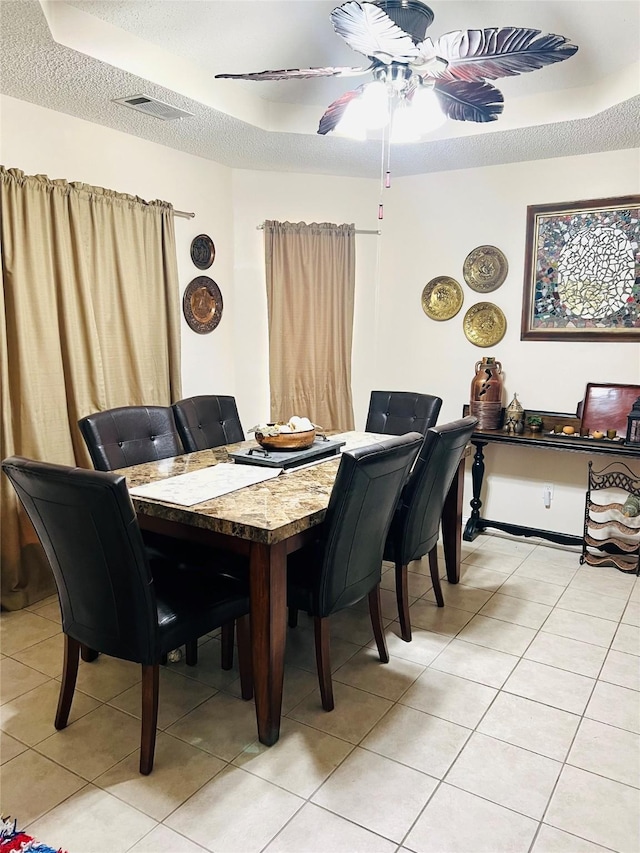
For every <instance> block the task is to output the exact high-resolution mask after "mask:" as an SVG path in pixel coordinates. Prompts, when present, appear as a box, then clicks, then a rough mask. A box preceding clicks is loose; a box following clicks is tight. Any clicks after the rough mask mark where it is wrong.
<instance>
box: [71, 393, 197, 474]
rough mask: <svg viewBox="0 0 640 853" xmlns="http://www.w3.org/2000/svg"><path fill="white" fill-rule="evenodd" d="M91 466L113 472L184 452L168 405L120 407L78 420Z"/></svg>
mask: <svg viewBox="0 0 640 853" xmlns="http://www.w3.org/2000/svg"><path fill="white" fill-rule="evenodd" d="M78 426H79V427H80V432H81V433H82V436H83V438H84V440H85V443H86V445H87V449H88V451H89V455H90V456H91V461H92V462H93V467H94V468H95V469H96V471H114V470H115V469H116V468H127V467H128V466H129V465H139V464H140V463H141V462H153V461H155V460H157V459H167V458H168V457H170V456H179V455H180V454H181V453H184V449H183V447H182V443H181V441H180V436H179V435H178V430H177V429H176V423H175V419H174V417H173V411H172V409H171V407H170V406H121V407H120V408H117V409H107V410H106V411H104V412H94V414H92V415H87V416H86V417H85V418H81V419H80V420H79V421H78Z"/></svg>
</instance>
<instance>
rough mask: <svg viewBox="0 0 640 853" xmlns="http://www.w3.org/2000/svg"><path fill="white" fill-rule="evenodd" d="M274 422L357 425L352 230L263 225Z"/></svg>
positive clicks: (347, 227) (327, 226)
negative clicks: (296, 418) (353, 369)
mask: <svg viewBox="0 0 640 853" xmlns="http://www.w3.org/2000/svg"><path fill="white" fill-rule="evenodd" d="M264 238H265V260H266V274H267V301H268V309H269V379H270V384H271V419H272V420H274V421H283V420H285V421H286V420H288V419H289V418H290V417H291V416H292V415H298V416H300V417H308V418H309V419H310V420H311V421H313V423H315V424H319V425H320V426H322V427H324V429H339V430H347V429H353V426H354V420H353V403H352V397H351V344H352V338H353V302H354V290H355V228H354V226H353V225H333V224H331V223H329V222H322V223H316V222H314V223H311V224H306V223H304V222H298V223H292V222H274V221H267V222H265V224H264Z"/></svg>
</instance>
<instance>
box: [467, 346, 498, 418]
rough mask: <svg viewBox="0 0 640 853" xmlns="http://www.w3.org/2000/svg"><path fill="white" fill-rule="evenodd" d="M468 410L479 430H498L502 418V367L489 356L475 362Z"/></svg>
mask: <svg viewBox="0 0 640 853" xmlns="http://www.w3.org/2000/svg"><path fill="white" fill-rule="evenodd" d="M469 410H470V412H471V414H472V415H475V416H476V417H477V418H478V428H479V429H498V427H499V426H500V418H501V416H502V365H501V364H500V362H499V361H496V360H495V358H492V357H491V356H486V357H485V358H483V359H482V361H477V362H476V375H475V376H474V378H473V382H472V383H471V401H470V405H469Z"/></svg>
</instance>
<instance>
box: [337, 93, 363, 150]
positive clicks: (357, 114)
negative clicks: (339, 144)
mask: <svg viewBox="0 0 640 853" xmlns="http://www.w3.org/2000/svg"><path fill="white" fill-rule="evenodd" d="M335 133H337V134H339V135H340V136H346V137H347V138H348V139H356V140H358V141H359V142H362V141H363V140H365V139H366V138H367V129H366V127H365V123H364V106H363V103H362V99H361V98H354V99H353V100H352V101H351V102H350V103H349V104H347V107H346V109H345V111H344V112H343V113H342V118H341V119H340V121H339V122H338V123H337V125H336V128H335Z"/></svg>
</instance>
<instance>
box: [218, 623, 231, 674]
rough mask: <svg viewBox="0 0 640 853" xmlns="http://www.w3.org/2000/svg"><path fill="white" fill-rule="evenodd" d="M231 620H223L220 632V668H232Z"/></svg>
mask: <svg viewBox="0 0 640 853" xmlns="http://www.w3.org/2000/svg"><path fill="white" fill-rule="evenodd" d="M233 629H234V624H233V620H231V622H225V624H224V625H223V626H222V632H221V647H220V666H221V667H222V669H232V668H233V634H234V630H233Z"/></svg>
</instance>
